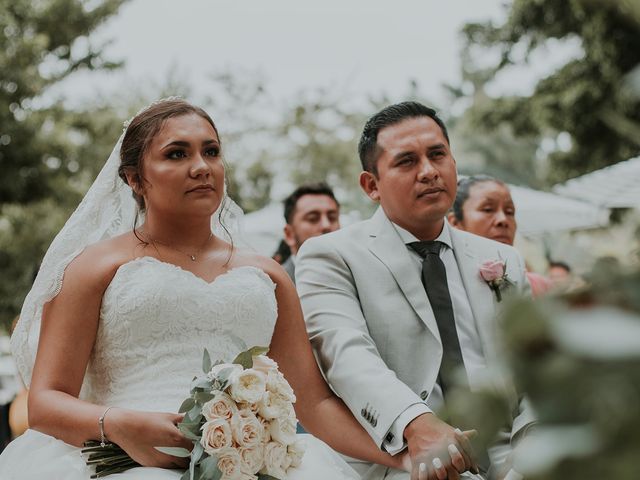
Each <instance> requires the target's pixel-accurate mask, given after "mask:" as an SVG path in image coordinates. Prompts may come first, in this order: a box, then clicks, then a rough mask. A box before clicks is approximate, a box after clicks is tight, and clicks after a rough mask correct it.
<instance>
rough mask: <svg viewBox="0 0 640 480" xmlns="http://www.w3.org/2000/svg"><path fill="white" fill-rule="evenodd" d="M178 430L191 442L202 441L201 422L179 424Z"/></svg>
mask: <svg viewBox="0 0 640 480" xmlns="http://www.w3.org/2000/svg"><path fill="white" fill-rule="evenodd" d="M178 430H180V432H182V434H183V435H184V436H185V437H187V438H188V439H189V440H191V441H193V442H199V441H200V435H199V433H200V422H193V423H185V422H181V423H179V424H178Z"/></svg>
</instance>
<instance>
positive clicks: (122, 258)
mask: <svg viewBox="0 0 640 480" xmlns="http://www.w3.org/2000/svg"><path fill="white" fill-rule="evenodd" d="M140 246H141V243H140V240H139V239H137V238H136V237H135V235H134V234H133V233H132V232H131V233H125V234H122V235H119V236H117V237H113V238H109V239H107V240H103V241H100V242H97V243H94V244H91V245H89V246H87V247H86V248H85V249H84V250H83V251H82V252H80V253H79V254H78V256H77V257H75V258H74V259H73V260H72V261H71V263H69V265H68V267H67V270H66V272H65V277H67V276H74V277H79V278H81V279H83V280H84V281H87V282H90V283H92V284H97V285H100V286H102V287H104V288H106V286H107V285H108V284H109V283H110V282H111V280H112V278H113V276H114V275H115V273H116V272H117V271H118V268H120V267H121V266H122V265H123V264H125V263H127V262H129V261H131V260H132V259H133V258H135V255H136V250H137V249H139V248H140Z"/></svg>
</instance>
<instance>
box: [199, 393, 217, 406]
mask: <svg viewBox="0 0 640 480" xmlns="http://www.w3.org/2000/svg"><path fill="white" fill-rule="evenodd" d="M213 397H215V395H214V394H213V393H209V392H197V393H196V394H195V395H194V400H195V401H196V403H198V404H200V405H204V404H205V403H207V402H208V401H209V400H211V399H212V398H213Z"/></svg>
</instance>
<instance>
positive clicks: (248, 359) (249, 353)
mask: <svg viewBox="0 0 640 480" xmlns="http://www.w3.org/2000/svg"><path fill="white" fill-rule="evenodd" d="M268 351H269V347H259V346H256V347H251V348H250V349H249V350H246V351H244V352H240V353H239V354H238V356H237V357H236V358H235V359H234V360H233V363H235V364H237V365H242V368H244V369H247V368H251V367H253V357H257V356H258V355H264V354H265V353H267V352H268Z"/></svg>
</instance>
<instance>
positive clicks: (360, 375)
mask: <svg viewBox="0 0 640 480" xmlns="http://www.w3.org/2000/svg"><path fill="white" fill-rule="evenodd" d="M451 241H452V244H453V251H454V255H455V258H456V261H457V263H458V267H459V270H460V274H461V277H462V281H463V283H464V287H465V290H466V292H467V296H468V298H469V303H470V306H471V309H472V312H473V316H474V319H475V322H476V325H477V330H478V333H479V336H480V342H481V345H482V349H483V353H484V356H485V360H486V361H487V363H488V364H491V363H492V362H494V361H495V360H496V358H497V338H496V335H497V332H496V328H495V324H496V322H495V320H496V315H497V310H496V306H497V305H496V297H495V295H494V293H493V292H492V291H491V289H490V288H489V286H488V285H487V283H486V282H485V281H483V280H482V279H481V277H480V275H479V265H480V264H481V263H482V262H483V261H485V260H493V259H497V258H501V259H503V260H505V261H506V266H507V274H508V277H509V279H510V280H511V282H513V283H514V284H515V287H516V288H517V289H518V290H520V291H525V292H527V291H528V289H529V283H528V281H527V280H526V277H525V269H524V262H523V259H522V257H521V256H520V255H519V254H518V252H517V251H516V250H515V249H513V248H512V247H509V246H507V245H503V244H501V243H498V242H495V241H492V240H488V239H486V238H483V237H479V236H477V235H472V234H469V233H466V232H462V231H459V230H456V229H453V228H452V229H451ZM412 262H414V260H412V258H411V257H410V254H409V252H408V250H407V247H406V246H405V244H404V243H403V241H402V239H401V238H400V236H399V235H398V232H397V230H396V229H395V228H394V226H393V224H392V223H391V222H390V221H389V219H388V218H387V217H386V215H385V214H384V211H383V210H382V209H381V208H379V209H378V211H377V212H376V213H375V214H374V215H373V217H372V218H370V219H369V220H366V221H363V222H360V223H357V224H354V225H351V226H348V227H346V228H343V229H341V230H338V231H336V232H333V233H329V234H326V235H322V236H319V237H315V238H311V239H309V240H307V241H306V242H305V243H304V245H303V246H302V248H301V250H300V251H299V252H298V257H297V259H296V279H297V283H296V286H297V289H298V293H299V295H300V299H301V302H302V308H303V310H304V316H305V320H306V323H307V330H308V333H309V338H310V340H311V344H312V346H313V348H314V351H315V353H316V355H317V358H318V361H319V363H320V366H321V368H322V370H323V371H324V374H325V375H326V378H327V380H328V382H329V383H330V385H331V387H332V388H333V389H334V390H335V392H336V393H337V394H338V395H339V396H340V397H342V399H343V400H344V402H345V403H346V405H347V406H348V407H349V409H350V410H351V412H352V413H353V415H354V416H355V417H356V418H357V419H358V420H359V421H360V423H361V424H362V425H363V427H364V428H365V429H366V430H367V432H368V433H369V434H370V435H371V437H372V438H373V439H374V441H375V442H376V443H377V444H378V445H379V446H382V444H383V442H384V440H385V435H386V434H387V432H388V430H389V428H390V427H391V425H392V423H393V422H394V421H395V420H396V418H397V417H398V416H399V415H400V414H401V413H402V412H403V411H404V410H405V409H406V408H408V407H409V406H410V405H413V404H415V403H419V402H423V400H424V398H427V397H428V395H429V394H430V393H431V391H432V389H433V387H434V385H435V383H436V378H437V376H438V369H439V365H440V361H441V357H442V344H441V341H440V336H439V333H438V327H437V325H436V321H435V318H434V315H433V311H432V309H431V306H430V304H429V301H428V298H427V296H426V293H425V290H424V287H423V285H422V281H421V279H420V276H419V272H418V271H417V269H416V268H415V263H412ZM497 387H498V388H501V389H503V390H504V389H505V388H506V389H509V391H510V392H512V393H513V402H514V411H516V410H517V409H518V400H517V396H516V395H515V391H514V390H513V389H511V387H510V385H509V383H508V381H507V380H506V379H505V380H504V382H503V384H501V385H498V386H497ZM421 397H422V398H421ZM514 417H515V418H514V419H513V429H512V434H513V433H516V432H517V431H518V430H519V429H521V428H522V427H523V426H525V425H526V424H527V423H529V422H530V421H531V420H532V417H531V415H530V413H529V412H527V413H526V414H524V415H519V414H517V415H516V414H514Z"/></svg>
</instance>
